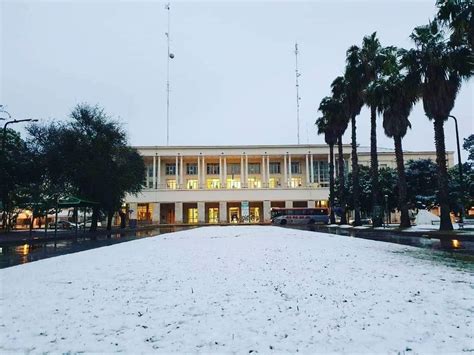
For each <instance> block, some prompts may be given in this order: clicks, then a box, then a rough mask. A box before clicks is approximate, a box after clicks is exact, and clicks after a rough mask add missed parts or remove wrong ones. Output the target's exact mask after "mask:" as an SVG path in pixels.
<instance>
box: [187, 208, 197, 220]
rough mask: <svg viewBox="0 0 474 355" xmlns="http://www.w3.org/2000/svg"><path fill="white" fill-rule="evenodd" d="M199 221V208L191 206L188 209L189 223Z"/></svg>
mask: <svg viewBox="0 0 474 355" xmlns="http://www.w3.org/2000/svg"><path fill="white" fill-rule="evenodd" d="M197 222H198V209H197V208H189V209H188V223H197Z"/></svg>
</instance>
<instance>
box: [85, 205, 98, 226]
mask: <svg viewBox="0 0 474 355" xmlns="http://www.w3.org/2000/svg"><path fill="white" fill-rule="evenodd" d="M98 219H99V208H98V207H93V208H92V220H91V227H90V229H89V232H95V231H96V230H97V220H98ZM85 228H86V221H84V229H85Z"/></svg>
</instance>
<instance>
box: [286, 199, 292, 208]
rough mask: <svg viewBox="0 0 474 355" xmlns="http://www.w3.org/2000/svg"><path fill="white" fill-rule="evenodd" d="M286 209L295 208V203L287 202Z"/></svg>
mask: <svg viewBox="0 0 474 355" xmlns="http://www.w3.org/2000/svg"><path fill="white" fill-rule="evenodd" d="M285 208H293V201H285Z"/></svg>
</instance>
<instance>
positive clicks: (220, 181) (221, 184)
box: [219, 155, 224, 189]
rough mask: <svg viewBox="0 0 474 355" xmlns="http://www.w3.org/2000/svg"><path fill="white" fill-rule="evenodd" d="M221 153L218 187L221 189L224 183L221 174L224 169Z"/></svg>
mask: <svg viewBox="0 0 474 355" xmlns="http://www.w3.org/2000/svg"><path fill="white" fill-rule="evenodd" d="M222 160H223V159H222V155H219V185H220V186H219V188H221V189H222V187H223V186H224V184H223V183H222V180H223V179H222V176H223V175H224V169H222Z"/></svg>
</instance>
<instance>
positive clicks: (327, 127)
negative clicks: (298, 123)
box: [316, 97, 338, 224]
mask: <svg viewBox="0 0 474 355" xmlns="http://www.w3.org/2000/svg"><path fill="white" fill-rule="evenodd" d="M331 100H332V99H331V98H330V97H325V98H324V99H323V100H322V101H321V104H320V105H319V111H321V112H322V113H323V116H322V117H319V118H318V119H317V120H316V126H317V127H318V134H324V140H325V142H326V144H328V145H329V206H330V207H331V212H330V216H329V217H330V221H331V224H335V223H336V218H335V215H334V207H335V204H334V197H335V191H334V144H336V142H337V139H338V137H337V132H336V129H335V127H334V125H333V122H332V120H331V115H332V114H333V113H334V111H333V110H332V107H331V106H332V103H331Z"/></svg>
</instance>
